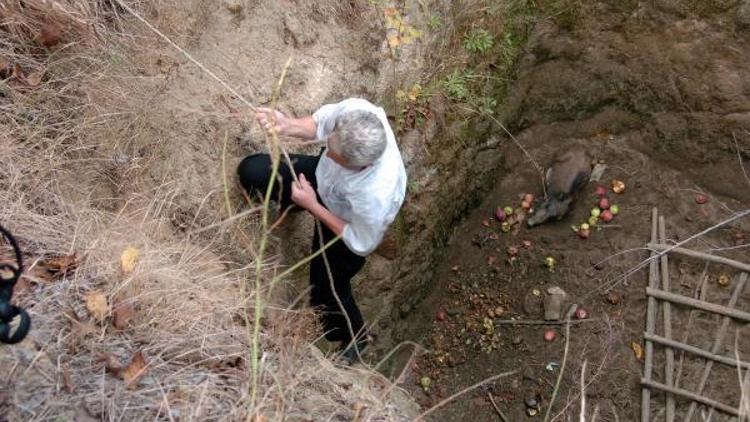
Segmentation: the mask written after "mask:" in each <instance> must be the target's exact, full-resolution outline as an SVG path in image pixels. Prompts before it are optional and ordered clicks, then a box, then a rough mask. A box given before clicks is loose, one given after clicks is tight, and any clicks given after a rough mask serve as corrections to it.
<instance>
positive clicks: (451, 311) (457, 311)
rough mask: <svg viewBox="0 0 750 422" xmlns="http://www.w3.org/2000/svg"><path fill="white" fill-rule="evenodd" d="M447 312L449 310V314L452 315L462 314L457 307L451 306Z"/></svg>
mask: <svg viewBox="0 0 750 422" xmlns="http://www.w3.org/2000/svg"><path fill="white" fill-rule="evenodd" d="M447 312H448V315H450V316H457V315H461V311H460V310H458V309H456V308H450V309H448V311H447Z"/></svg>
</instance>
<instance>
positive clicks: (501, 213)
mask: <svg viewBox="0 0 750 422" xmlns="http://www.w3.org/2000/svg"><path fill="white" fill-rule="evenodd" d="M495 218H497V221H499V222H501V223H502V222H503V221H505V219H506V218H508V215H507V214H505V210H504V209H503V207H497V208H495Z"/></svg>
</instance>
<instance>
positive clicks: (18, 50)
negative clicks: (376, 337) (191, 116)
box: [0, 0, 405, 420]
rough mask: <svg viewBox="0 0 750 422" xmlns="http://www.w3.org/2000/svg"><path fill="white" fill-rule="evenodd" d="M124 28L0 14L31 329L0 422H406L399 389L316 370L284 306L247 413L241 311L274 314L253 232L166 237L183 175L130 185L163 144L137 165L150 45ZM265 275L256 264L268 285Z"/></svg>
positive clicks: (16, 9) (29, 8) (1, 115)
mask: <svg viewBox="0 0 750 422" xmlns="http://www.w3.org/2000/svg"><path fill="white" fill-rule="evenodd" d="M145 3H146V2H140V3H139V2H135V1H131V2H128V4H129V5H130V6H131V7H134V8H135V9H137V10H140V11H142V12H144V13H145V14H148V13H151V14H153V15H154V16H156V15H158V13H157V12H163V11H164V10H165V9H168V8H170V7H172V8H177V7H179V6H178V5H166V4H161V3H158V2H153V3H152V4H145ZM138 31H139V30H138V28H137V27H136V26H135V25H134V24H132V23H131V22H130V21H129V18H128V17H127V14H126V13H125V11H124V10H123V9H121V8H119V7H118V6H117V2H109V1H104V2H101V1H95V0H60V1H43V0H23V1H22V0H10V1H4V2H2V4H0V109H2V112H0V216H2V218H1V219H0V223H1V224H3V225H4V226H6V227H7V228H9V229H10V230H11V231H12V232H13V233H14V234H15V235H16V237H17V238H18V239H19V241H20V243H21V246H22V248H23V250H24V253H25V255H26V265H27V272H26V275H25V277H24V278H23V279H22V280H21V281H20V282H19V284H18V285H17V287H16V292H15V298H14V300H15V301H16V302H17V303H18V304H19V305H20V306H22V307H24V308H26V309H27V310H28V312H29V313H30V315H31V317H32V321H33V322H32V331H31V332H30V334H29V336H28V337H27V338H26V340H24V341H23V342H22V343H20V344H19V345H16V346H1V347H0V368H2V371H3V373H4V374H6V375H5V378H4V380H3V381H4V383H5V385H4V388H3V390H2V392H1V393H0V415H2V416H3V417H4V418H7V419H9V420H27V419H49V418H53V417H60V418H63V419H65V420H90V419H94V420H104V419H106V420H120V419H125V420H141V419H153V418H159V419H169V420H176V419H181V420H240V419H247V420H279V419H281V418H282V416H284V417H286V418H287V419H288V420H310V419H313V420H353V419H355V418H360V419H361V420H367V419H368V418H369V420H400V419H405V417H404V416H403V412H404V410H403V409H400V408H397V407H395V406H394V405H393V404H392V397H393V395H394V394H396V393H398V389H394V388H393V385H392V384H390V382H389V381H388V380H386V379H383V378H382V377H380V376H378V375H375V373H374V372H370V371H364V370H362V371H359V372H357V371H351V370H342V369H341V368H339V367H336V366H334V365H333V364H332V363H330V362H329V361H328V360H326V359H325V358H324V356H323V355H322V354H321V353H320V352H319V351H318V350H317V349H316V348H315V347H314V346H312V345H311V344H310V341H311V340H313V339H314V338H315V337H316V336H317V335H318V333H317V327H315V326H314V323H313V322H312V321H313V320H314V319H313V318H311V315H310V313H309V312H308V311H305V310H298V309H292V308H291V307H289V306H288V304H287V303H285V302H283V301H281V300H280V301H277V302H273V303H272V305H273V306H267V307H266V311H265V312H264V314H263V318H262V319H261V324H262V327H261V330H260V333H261V334H260V338H259V342H260V345H261V347H260V350H261V353H260V357H259V361H258V363H257V368H258V369H259V373H260V377H259V386H258V391H259V394H258V399H257V401H256V402H255V403H256V406H255V407H254V408H251V399H250V397H249V396H250V391H252V386H251V385H250V384H251V376H250V373H251V368H252V366H253V365H252V364H251V363H250V361H249V357H250V353H249V349H250V343H252V341H251V340H252V339H251V338H250V336H251V333H252V331H253V330H252V327H251V326H250V325H251V324H252V320H253V318H252V315H253V312H254V309H253V307H252V304H253V303H254V301H255V296H254V295H256V294H261V295H264V296H263V297H264V301H269V300H271V299H270V298H268V297H266V294H267V291H261V292H258V291H255V290H254V284H253V283H252V282H251V281H252V280H255V276H256V275H257V274H256V273H255V270H256V265H255V262H256V261H254V256H253V254H254V253H255V252H254V251H255V248H254V246H253V245H255V244H256V242H257V237H258V236H259V235H261V234H262V233H260V229H259V227H258V224H257V222H254V221H252V219H250V218H246V219H244V220H242V221H240V222H237V221H235V222H232V223H231V225H230V224H222V225H216V228H214V229H211V230H207V231H204V232H202V233H200V234H191V231H190V229H192V228H194V226H195V223H196V220H197V219H198V213H196V215H195V216H193V218H192V221H191V219H190V218H189V217H190V216H188V217H187V223H186V225H187V230H186V229H185V227H184V225H185V223H184V222H185V220H186V217H184V216H183V217H182V219H181V220H180V221H181V222H182V223H181V224H182V225H180V226H176V219H175V212H174V209H175V207H174V206H173V205H174V201H175V197H176V195H177V192H179V190H180V189H179V183H180V180H179V175H176V176H175V178H174V180H160V181H158V182H157V183H152V184H151V185H149V184H146V183H143V182H142V180H141V179H140V178H139V177H138V176H139V174H140V172H142V169H143V168H144V167H145V166H147V165H149V163H153V162H155V161H158V160H160V159H163V157H160V156H159V142H170V141H169V140H164V139H158V140H153V139H151V140H148V142H145V144H146V145H149V148H142V149H141V150H139V151H137V154H135V153H133V150H134V149H135V148H136V146H137V143H136V142H134V140H136V139H138V138H142V137H147V136H149V132H148V131H147V130H145V126H146V125H147V124H146V123H145V122H144V119H143V118H142V116H143V115H144V113H146V112H147V111H148V109H149V108H150V107H153V106H154V105H153V104H150V103H149V100H148V99H149V92H148V91H149V89H152V88H153V87H152V86H150V85H149V84H148V83H147V82H143V83H141V82H140V81H139V80H138V78H137V72H136V71H135V70H134V68H133V67H132V66H131V62H130V60H131V58H132V57H134V56H135V55H136V53H135V50H136V49H141V50H143V48H144V45H149V46H153V47H154V48H156V47H157V46H159V44H158V43H157V42H156V41H155V38H154V37H153V36H151V35H150V34H148V33H146V32H145V31H144V32H138ZM161 48H164V47H163V46H162V47H161ZM138 54H139V55H140V56H143V55H144V54H145V53H144V52H143V51H140V52H139V53H138ZM164 54H165V55H167V54H169V52H166V53H164ZM154 56H156V55H154ZM175 142H179V140H177V141H175ZM152 182H153V181H152ZM204 202H205V201H198V202H197V203H195V204H193V205H194V207H195V209H197V210H199V211H200V210H201V209H202V207H205V206H212V204H213V203H211V204H209V205H206V204H205V203H204ZM219 202H220V203H221V201H219ZM214 214H215V215H216V216H218V217H226V214H225V213H224V212H223V209H221V208H220V209H219V210H217V212H215V213H214ZM218 217H217V218H218ZM217 222H218V220H214V221H206V219H205V217H202V218H201V220H200V223H201V224H204V223H205V224H206V225H209V224H214V223H217ZM238 224H239V225H241V226H242V230H239V226H238ZM230 227H231V228H232V230H231V232H230V231H229V230H227V229H228V228H230ZM0 256H2V255H0ZM277 267H278V265H277V260H276V259H274V257H273V256H268V257H265V258H264V259H263V263H262V265H260V268H261V271H262V274H261V279H262V280H264V283H265V284H263V285H264V286H265V285H267V282H266V281H267V280H270V278H271V277H272V276H273V275H274V274H275V272H276V270H277ZM245 283H247V284H245ZM240 292H244V295H241V294H240ZM363 380H364V381H363Z"/></svg>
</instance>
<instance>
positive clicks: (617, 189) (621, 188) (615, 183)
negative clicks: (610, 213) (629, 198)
mask: <svg viewBox="0 0 750 422" xmlns="http://www.w3.org/2000/svg"><path fill="white" fill-rule="evenodd" d="M612 192H614V193H617V194H620V193H623V192H625V182H623V181H622V180H617V179H614V180H612Z"/></svg>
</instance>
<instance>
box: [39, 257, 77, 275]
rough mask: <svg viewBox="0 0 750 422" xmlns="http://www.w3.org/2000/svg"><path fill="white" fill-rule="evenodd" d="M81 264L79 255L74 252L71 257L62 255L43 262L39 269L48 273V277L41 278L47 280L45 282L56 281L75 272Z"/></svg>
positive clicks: (40, 263)
mask: <svg viewBox="0 0 750 422" xmlns="http://www.w3.org/2000/svg"><path fill="white" fill-rule="evenodd" d="M79 262H80V261H79V259H78V253H75V252H74V253H73V254H71V255H61V256H56V257H53V258H49V259H45V260H42V261H40V262H39V264H38V265H37V267H38V268H39V269H40V270H45V271H46V272H47V273H48V276H47V277H41V278H43V279H45V281H55V280H57V279H60V278H62V277H65V276H66V275H68V273H70V272H73V271H75V269H76V268H78V264H79Z"/></svg>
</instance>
